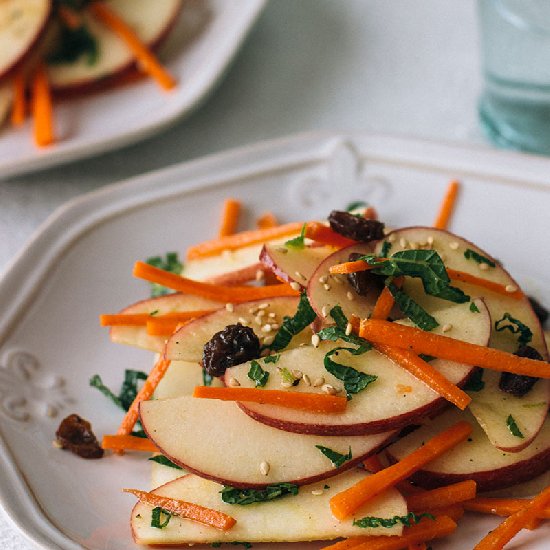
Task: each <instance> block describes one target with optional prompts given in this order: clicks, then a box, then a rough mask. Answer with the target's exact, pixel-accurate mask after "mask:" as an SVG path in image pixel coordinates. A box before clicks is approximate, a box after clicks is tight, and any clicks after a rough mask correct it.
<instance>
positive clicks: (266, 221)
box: [256, 212, 279, 229]
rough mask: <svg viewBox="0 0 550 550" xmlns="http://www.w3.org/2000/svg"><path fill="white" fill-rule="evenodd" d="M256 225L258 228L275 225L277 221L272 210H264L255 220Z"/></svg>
mask: <svg viewBox="0 0 550 550" xmlns="http://www.w3.org/2000/svg"><path fill="white" fill-rule="evenodd" d="M256 225H257V227H258V229H268V228H270V227H277V226H278V225H279V222H278V221H277V218H276V217H275V214H273V212H265V213H264V214H262V215H261V216H260V217H259V218H258V219H257V220H256Z"/></svg>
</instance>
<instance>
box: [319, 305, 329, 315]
mask: <svg viewBox="0 0 550 550" xmlns="http://www.w3.org/2000/svg"><path fill="white" fill-rule="evenodd" d="M321 315H322V316H323V317H326V316H327V315H328V310H327V306H323V307H322V308H321Z"/></svg>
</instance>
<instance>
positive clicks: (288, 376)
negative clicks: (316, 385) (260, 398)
mask: <svg viewBox="0 0 550 550" xmlns="http://www.w3.org/2000/svg"><path fill="white" fill-rule="evenodd" d="M278 371H279V374H280V375H281V381H282V382H284V383H285V384H292V385H293V386H297V385H298V384H299V383H300V379H299V378H296V377H295V376H294V375H293V374H292V373H291V372H290V371H289V370H288V369H287V368H286V367H283V368H282V369H278Z"/></svg>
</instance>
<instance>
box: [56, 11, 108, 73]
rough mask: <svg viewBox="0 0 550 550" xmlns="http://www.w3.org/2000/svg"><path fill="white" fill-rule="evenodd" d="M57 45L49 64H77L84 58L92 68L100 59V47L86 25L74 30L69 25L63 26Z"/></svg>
mask: <svg viewBox="0 0 550 550" xmlns="http://www.w3.org/2000/svg"><path fill="white" fill-rule="evenodd" d="M58 20H59V21H62V18H58ZM55 44H56V47H55V48H54V50H53V51H52V52H51V53H50V54H49V55H48V63H50V64H52V65H61V64H64V63H75V62H76V61H78V60H79V59H80V58H81V57H83V58H85V60H86V65H88V66H90V67H91V66H92V65H95V64H96V63H97V60H98V59H99V55H100V51H99V45H98V43H97V40H96V38H95V37H94V35H93V34H92V33H91V32H90V30H89V29H88V26H87V25H85V24H81V25H80V26H78V27H76V28H74V29H72V28H70V27H68V26H67V25H61V26H60V29H59V37H58V40H57V41H56V42H55Z"/></svg>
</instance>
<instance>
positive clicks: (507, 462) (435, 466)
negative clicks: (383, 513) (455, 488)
mask: <svg viewBox="0 0 550 550" xmlns="http://www.w3.org/2000/svg"><path fill="white" fill-rule="evenodd" d="M464 419H466V420H467V421H470V423H471V424H472V428H473V431H472V434H471V435H470V437H469V438H468V440H467V441H464V442H463V443H460V444H459V445H458V446H456V447H455V448H454V449H452V450H450V451H448V452H447V453H445V454H444V455H443V456H441V457H440V458H437V459H435V460H433V461H432V462H430V464H429V465H428V466H426V467H425V468H424V469H422V470H420V471H419V472H417V473H416V474H414V475H413V476H412V479H413V481H415V482H416V483H418V484H419V485H421V486H422V487H426V488H433V487H438V486H440V485H446V484H448V483H456V482H458V481H463V480H466V479H473V480H474V481H475V482H476V483H477V488H478V490H479V491H489V490H492V489H499V488H504V487H509V486H511V485H515V484H516V483H521V482H524V481H528V480H530V479H533V478H535V477H537V476H539V475H541V474H542V473H544V472H546V471H547V470H548V469H549V468H550V421H549V420H546V421H545V422H544V424H543V427H542V430H540V432H539V434H538V435H537V437H536V438H535V440H534V441H533V443H532V444H531V445H529V447H527V448H526V449H524V450H523V451H519V452H516V453H506V452H503V451H502V450H500V449H497V448H496V447H494V446H493V445H492V444H491V442H490V441H489V439H488V438H487V435H486V434H485V432H484V431H483V430H482V429H481V427H480V426H479V424H478V423H477V422H475V420H474V418H473V417H472V415H471V414H470V413H469V412H467V411H466V412H465V413H463V412H460V411H457V410H456V409H449V410H448V411H446V412H444V413H443V414H442V415H440V416H438V417H437V418H435V419H434V420H433V421H432V422H430V423H429V424H427V425H425V426H422V427H421V428H419V429H418V430H416V431H414V432H413V433H411V434H409V435H407V436H406V437H404V438H403V439H401V440H399V441H398V442H397V443H395V444H394V445H392V446H391V447H389V449H388V450H387V454H388V456H389V457H390V459H391V460H393V461H395V460H401V459H402V458H403V457H405V456H406V455H408V454H409V453H411V452H412V451H414V450H415V449H416V448H418V447H419V445H420V444H421V442H422V441H425V440H426V439H429V438H431V437H433V436H434V435H435V434H437V433H439V432H441V431H443V430H444V429H445V428H447V427H449V426H451V425H452V424H454V423H456V422H458V421H459V420H464Z"/></svg>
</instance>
